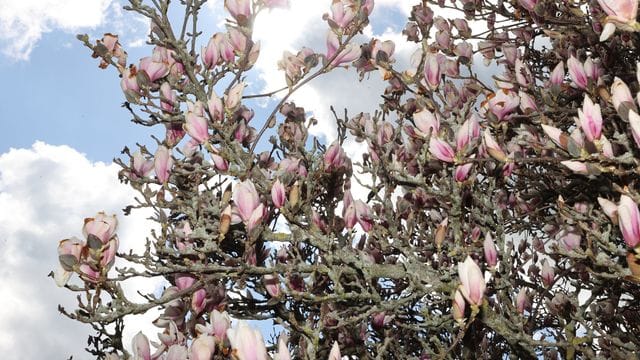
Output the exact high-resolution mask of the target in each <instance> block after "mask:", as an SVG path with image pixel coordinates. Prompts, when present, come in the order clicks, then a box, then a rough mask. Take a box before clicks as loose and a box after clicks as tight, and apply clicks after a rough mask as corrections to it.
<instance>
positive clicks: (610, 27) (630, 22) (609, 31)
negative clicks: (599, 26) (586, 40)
mask: <svg viewBox="0 0 640 360" xmlns="http://www.w3.org/2000/svg"><path fill="white" fill-rule="evenodd" d="M598 4H600V7H602V10H604V12H605V13H607V15H609V16H607V18H606V19H605V26H604V29H603V30H602V33H601V34H600V41H605V40H607V39H608V38H609V37H611V35H613V33H614V32H615V30H616V28H619V29H621V30H624V31H635V30H636V28H637V23H636V18H637V16H638V1H637V0H598Z"/></svg>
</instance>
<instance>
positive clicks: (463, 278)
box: [458, 256, 485, 306]
mask: <svg viewBox="0 0 640 360" xmlns="http://www.w3.org/2000/svg"><path fill="white" fill-rule="evenodd" d="M458 276H459V277H460V282H461V283H462V284H461V285H460V288H459V289H460V292H461V293H462V295H463V296H464V298H465V299H467V301H468V302H469V303H470V304H471V305H475V306H479V305H481V304H482V299H483V298H484V291H485V283H484V275H483V274H482V271H481V270H480V267H478V264H476V262H475V261H473V259H471V257H469V256H467V258H466V259H465V260H464V262H461V263H458Z"/></svg>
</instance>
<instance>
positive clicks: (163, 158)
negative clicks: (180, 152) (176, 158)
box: [153, 146, 173, 184]
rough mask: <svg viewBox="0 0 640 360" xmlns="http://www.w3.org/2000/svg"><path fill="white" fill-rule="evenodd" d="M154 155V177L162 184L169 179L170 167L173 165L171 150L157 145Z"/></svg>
mask: <svg viewBox="0 0 640 360" xmlns="http://www.w3.org/2000/svg"><path fill="white" fill-rule="evenodd" d="M154 157H155V159H154V163H153V165H154V169H155V171H156V177H157V178H158V181H160V182H161V183H163V184H164V183H165V182H167V180H169V175H170V174H171V168H172V167H173V158H172V157H171V151H170V150H169V149H167V148H166V147H164V146H159V147H158V150H156V154H155V156H154Z"/></svg>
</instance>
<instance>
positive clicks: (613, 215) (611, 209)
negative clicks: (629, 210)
mask: <svg viewBox="0 0 640 360" xmlns="http://www.w3.org/2000/svg"><path fill="white" fill-rule="evenodd" d="M598 204H600V207H602V211H604V213H605V214H607V216H608V217H609V219H611V222H613V223H614V224H617V223H618V205H617V204H616V203H614V202H613V201H610V200H608V199H605V198H601V197H599V198H598Z"/></svg>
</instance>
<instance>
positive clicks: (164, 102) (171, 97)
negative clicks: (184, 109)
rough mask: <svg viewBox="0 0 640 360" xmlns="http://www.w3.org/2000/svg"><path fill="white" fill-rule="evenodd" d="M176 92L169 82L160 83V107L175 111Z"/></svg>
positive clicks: (167, 110)
mask: <svg viewBox="0 0 640 360" xmlns="http://www.w3.org/2000/svg"><path fill="white" fill-rule="evenodd" d="M176 100H177V97H176V92H175V91H173V90H172V89H171V85H169V83H168V82H163V83H162V85H160V107H161V108H162V110H164V111H166V112H169V113H170V112H173V110H174V108H175V106H176Z"/></svg>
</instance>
